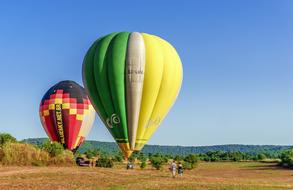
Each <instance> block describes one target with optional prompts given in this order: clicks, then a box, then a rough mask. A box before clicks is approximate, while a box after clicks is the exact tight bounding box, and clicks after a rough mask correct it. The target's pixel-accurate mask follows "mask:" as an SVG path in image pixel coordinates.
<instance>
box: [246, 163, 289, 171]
mask: <svg viewBox="0 0 293 190" xmlns="http://www.w3.org/2000/svg"><path fill="white" fill-rule="evenodd" d="M241 169H244V170H288V171H293V169H292V168H288V167H284V166H282V165H280V163H267V164H264V163H262V164H260V165H248V166H243V167H241Z"/></svg>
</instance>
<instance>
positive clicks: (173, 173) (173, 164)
mask: <svg viewBox="0 0 293 190" xmlns="http://www.w3.org/2000/svg"><path fill="white" fill-rule="evenodd" d="M170 170H171V172H172V176H173V178H175V176H176V172H177V164H176V162H175V160H173V162H172V163H171V165H170Z"/></svg>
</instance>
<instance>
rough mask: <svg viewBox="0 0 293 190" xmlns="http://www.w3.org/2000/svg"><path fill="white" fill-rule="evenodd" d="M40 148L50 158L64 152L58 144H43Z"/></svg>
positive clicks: (48, 142)
mask: <svg viewBox="0 0 293 190" xmlns="http://www.w3.org/2000/svg"><path fill="white" fill-rule="evenodd" d="M41 148H42V149H43V150H45V151H47V152H48V153H49V154H50V156H51V157H54V156H58V155H61V154H62V153H63V151H64V147H63V146H62V145H61V144H60V143H58V142H50V141H47V142H45V143H44V144H43V145H42V146H41Z"/></svg>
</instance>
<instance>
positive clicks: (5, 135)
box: [0, 133, 16, 146]
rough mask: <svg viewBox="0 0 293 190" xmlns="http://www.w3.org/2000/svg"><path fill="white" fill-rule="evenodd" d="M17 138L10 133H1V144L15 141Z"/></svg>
mask: <svg viewBox="0 0 293 190" xmlns="http://www.w3.org/2000/svg"><path fill="white" fill-rule="evenodd" d="M14 142H16V138H14V137H13V136H12V135H10V134H8V133H0V146H3V145H4V144H5V143H14Z"/></svg>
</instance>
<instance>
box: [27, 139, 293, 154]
mask: <svg viewBox="0 0 293 190" xmlns="http://www.w3.org/2000/svg"><path fill="white" fill-rule="evenodd" d="M46 140H48V139H47V138H29V139H24V140H23V141H24V142H26V143H30V144H35V145H41V144H42V143H43V142H44V141H46ZM88 149H101V150H103V151H105V152H116V151H118V150H119V149H118V146H117V145H116V143H114V142H100V141H91V140H87V141H85V142H84V143H83V144H82V145H81V147H79V149H78V151H79V152H81V153H83V152H85V151H86V150H88ZM288 149H293V146H281V145H241V144H228V145H214V146H162V145H145V147H144V148H143V150H142V152H143V153H146V154H148V153H162V154H169V155H187V154H192V153H196V154H198V153H206V152H209V151H224V152H236V151H240V152H244V153H250V154H258V153H269V154H273V153H276V152H280V151H283V150H288Z"/></svg>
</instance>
